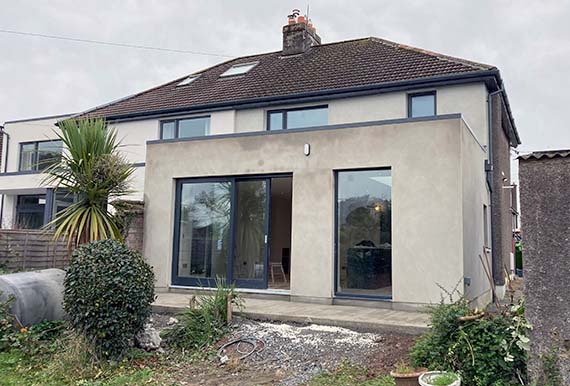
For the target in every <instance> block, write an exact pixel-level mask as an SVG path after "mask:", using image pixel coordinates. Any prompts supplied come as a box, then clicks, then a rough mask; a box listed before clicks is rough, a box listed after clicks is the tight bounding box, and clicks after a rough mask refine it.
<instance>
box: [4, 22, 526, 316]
mask: <svg viewBox="0 0 570 386" xmlns="http://www.w3.org/2000/svg"><path fill="white" fill-rule="evenodd" d="M300 19H301V18H299V20H297V19H296V18H295V17H294V16H293V17H290V19H289V23H288V24H287V25H286V26H284V27H283V31H282V32H283V46H282V49H280V50H279V51H275V52H270V53H265V54H259V55H252V56H246V57H241V58H237V59H233V60H229V61H227V62H224V63H221V64H219V65H216V66H213V67H211V68H208V69H206V70H203V71H200V72H197V73H194V74H191V75H188V76H185V77H183V78H180V79H176V80H173V81H172V82H169V83H166V84H164V85H161V86H158V87H155V88H152V89H150V90H146V91H143V92H141V93H138V94H135V95H133V96H130V97H127V98H124V99H121V100H119V101H117V102H112V103H109V104H106V105H103V106H100V107H96V108H94V109H91V110H89V111H86V112H83V113H81V114H79V115H76V117H103V118H105V119H107V121H108V122H109V124H110V125H112V126H114V127H115V128H117V130H118V131H119V132H129V133H133V135H135V133H136V136H137V138H141V139H142V138H144V139H147V140H148V141H147V142H146V147H141V148H140V149H138V150H137V151H139V153H137V154H140V155H141V156H143V155H144V156H145V158H144V168H142V167H141V171H144V201H145V220H144V255H145V257H146V259H147V260H148V261H149V262H150V263H151V264H152V265H153V266H154V269H155V273H156V280H157V283H156V284H157V287H158V289H159V290H163V291H168V290H171V291H172V290H180V289H196V288H198V287H203V286H214V285H215V280H216V278H217V277H223V278H225V280H228V281H230V282H233V283H235V284H236V286H238V287H240V288H243V289H244V291H250V292H255V293H259V294H267V295H271V296H282V297H283V298H286V299H293V300H302V301H312V302H321V303H338V304H343V303H358V304H369V305H375V306H376V305H379V306H389V307H394V308H400V309H404V308H415V307H416V306H418V305H423V304H426V303H430V302H438V301H440V299H441V296H442V294H443V291H442V288H444V289H447V290H453V289H454V288H457V290H458V292H459V293H461V294H465V295H466V296H468V297H469V298H470V299H472V300H473V302H474V303H475V304H477V305H484V304H487V303H489V302H490V301H491V299H492V286H493V285H494V286H495V287H496V289H497V290H498V291H497V292H498V293H499V296H500V294H501V292H502V289H503V288H504V284H505V275H504V272H505V270H504V268H505V266H506V265H508V264H509V259H510V253H511V249H512V248H511V246H512V212H511V206H510V200H511V198H510V194H511V193H510V190H509V189H503V187H505V186H510V183H511V178H510V148H511V147H516V146H517V145H518V144H520V139H519V136H518V134H517V131H516V128H515V125H514V120H513V117H512V113H511V110H510V107H509V102H508V98H507V94H506V92H505V89H504V85H503V82H502V79H501V76H500V73H499V71H498V69H497V68H495V67H493V66H489V65H485V64H480V63H475V62H471V61H467V60H464V59H459V58H454V57H450V56H446V55H442V54H438V53H434V52H430V51H426V50H422V49H418V48H414V47H409V46H406V45H402V44H397V43H393V42H390V41H387V40H383V39H379V38H374V37H369V38H363V39H355V40H348V41H342V42H336V43H328V44H322V43H321V39H320V37H319V36H318V35H317V33H316V30H315V29H314V27H312V26H310V25H309V24H306V23H305V22H303V21H302V20H300ZM145 151H146V154H145ZM134 161H135V160H134ZM142 161H143V159H139V158H137V159H136V162H142ZM2 178H7V177H6V176H0V186H3V185H2V183H1V180H2ZM141 181H142V180H141ZM141 191H143V190H142V189H141ZM485 252H486V253H485ZM483 262H484V263H483ZM485 267H486V268H485ZM489 275H490V276H492V277H491V278H489ZM491 283H493V285H492V284H491Z"/></svg>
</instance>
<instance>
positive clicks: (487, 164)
mask: <svg viewBox="0 0 570 386" xmlns="http://www.w3.org/2000/svg"><path fill="white" fill-rule="evenodd" d="M503 91H504V90H503V89H502V88H499V89H498V90H497V91H493V92H490V93H489V96H488V97H487V109H488V114H487V116H488V117H489V123H488V142H489V148H488V151H487V161H486V162H485V172H487V186H488V187H489V201H490V205H489V206H490V207H491V213H490V215H491V219H490V220H491V223H490V227H489V228H490V230H491V267H494V266H495V264H493V262H494V261H495V256H496V255H495V248H494V247H495V246H496V240H495V237H496V236H495V232H494V231H493V219H494V213H495V206H494V205H493V102H492V99H493V96H495V95H497V94H501V93H502V92H503ZM497 252H498V251H497ZM493 286H495V278H494V274H493ZM494 293H495V291H493V294H494ZM495 300H496V299H495Z"/></svg>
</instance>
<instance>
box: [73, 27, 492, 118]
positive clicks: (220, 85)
mask: <svg viewBox="0 0 570 386" xmlns="http://www.w3.org/2000/svg"><path fill="white" fill-rule="evenodd" d="M248 62H258V65H256V66H255V67H254V68H253V69H252V70H251V71H249V72H248V73H246V74H245V75H240V76H232V77H221V78H220V75H221V74H222V73H223V72H225V71H226V70H227V69H228V68H230V67H231V66H233V65H236V64H240V63H248ZM487 70H495V67H493V66H489V65H486V64H481V63H475V62H470V61H467V60H463V59H458V58H454V57H450V56H446V55H441V54H437V53H434V52H430V51H426V50H421V49H418V48H413V47H409V46H406V45H402V44H397V43H393V42H390V41H387V40H383V39H378V38H373V37H370V38H364V39H357V40H348V41H343V42H338V43H330V44H323V45H320V46H314V47H312V48H311V49H309V50H308V51H307V52H305V53H303V54H299V55H291V56H283V55H282V52H281V51H276V52H270V53H265V54H259V55H253V56H246V57H241V58H237V59H233V60H229V61H227V62H224V63H221V64H218V65H216V66H213V67H211V68H208V69H206V70H203V71H200V72H198V73H196V74H199V75H200V76H199V77H198V78H197V79H195V80H194V81H192V82H191V83H190V84H188V85H186V86H178V87H177V85H178V83H180V82H181V81H182V80H184V79H185V78H186V77H187V76H185V77H183V78H179V79H175V80H173V81H171V82H169V83H166V84H164V85H161V86H158V87H155V88H152V89H150V90H147V91H144V92H141V93H138V94H135V95H132V96H129V97H126V98H123V99H120V100H118V101H116V102H111V103H109V104H106V105H103V106H99V107H96V108H94V109H92V110H88V111H86V112H84V113H83V114H82V115H83V116H90V117H106V118H117V117H122V116H136V115H139V114H140V115H142V114H148V113H152V112H161V111H168V110H176V109H181V110H182V109H184V108H188V109H192V108H195V107H197V106H204V107H205V106H208V105H213V104H220V103H227V102H243V101H247V100H253V99H258V98H264V97H280V96H283V97H287V96H294V95H296V94H301V93H311V92H315V93H318V92H320V91H325V90H326V91H331V90H333V91H334V90H339V91H341V90H343V89H347V88H354V87H359V86H372V85H382V84H384V83H390V82H397V81H406V80H416V79H423V78H432V77H437V76H446V75H455V74H466V73H474V72H481V71H487Z"/></svg>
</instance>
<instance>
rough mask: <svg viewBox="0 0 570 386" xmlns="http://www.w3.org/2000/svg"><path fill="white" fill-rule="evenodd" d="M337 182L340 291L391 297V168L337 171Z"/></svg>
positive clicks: (338, 274) (338, 275) (338, 289)
mask: <svg viewBox="0 0 570 386" xmlns="http://www.w3.org/2000/svg"><path fill="white" fill-rule="evenodd" d="M337 182H338V188H337V189H338V191H337V197H338V200H337V207H336V215H337V219H338V224H337V227H338V228H337V238H338V240H337V248H338V250H337V256H338V271H337V279H338V280H337V283H338V288H337V292H339V293H343V294H353V295H373V296H385V297H391V296H392V177H391V172H390V170H365V171H345V172H338V174H337Z"/></svg>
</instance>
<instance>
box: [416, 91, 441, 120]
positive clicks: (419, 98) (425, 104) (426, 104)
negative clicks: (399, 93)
mask: <svg viewBox="0 0 570 386" xmlns="http://www.w3.org/2000/svg"><path fill="white" fill-rule="evenodd" d="M411 104H412V107H411V111H410V112H411V117H412V118H417V117H430V116H432V115H435V94H427V95H413V96H411Z"/></svg>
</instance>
